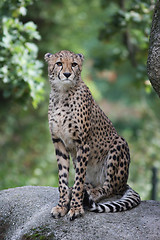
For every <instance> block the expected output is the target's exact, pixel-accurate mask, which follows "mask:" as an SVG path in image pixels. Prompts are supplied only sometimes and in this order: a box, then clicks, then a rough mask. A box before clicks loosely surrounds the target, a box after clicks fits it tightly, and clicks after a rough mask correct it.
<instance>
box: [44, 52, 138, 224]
mask: <svg viewBox="0 0 160 240" xmlns="http://www.w3.org/2000/svg"><path fill="white" fill-rule="evenodd" d="M83 59H84V57H83V55H82V54H75V53H73V52H70V51H66V50H64V51H60V52H58V53H56V54H50V53H47V54H46V55H45V60H46V61H47V62H48V76H49V81H50V85H51V93H50V101H49V110H48V120H49V128H50V132H51V136H52V141H53V143H54V146H55V151H56V157H57V163H58V170H59V193H60V198H59V203H58V205H57V206H56V207H54V208H53V209H52V215H53V217H55V218H58V217H61V216H64V215H65V214H66V213H67V212H68V214H69V217H70V220H73V219H74V218H76V217H78V216H81V215H83V214H84V208H83V205H84V204H85V205H87V206H88V208H89V210H90V211H94V212H118V211H124V210H127V209H131V208H133V207H135V206H137V205H138V204H139V203H140V197H139V195H138V193H136V192H135V191H134V190H133V189H131V188H130V187H129V186H128V185H127V179H128V170H129V163H130V154H129V148H128V144H127V142H126V141H125V139H124V138H122V137H121V136H119V135H118V133H117V131H116V129H115V128H114V126H113V125H112V122H111V121H110V120H109V119H108V117H107V116H106V115H105V114H104V112H103V111H102V110H101V109H100V107H99V106H98V105H97V104H96V102H95V100H94V99H93V97H92V95H91V92H90V90H89V89H88V87H87V86H86V85H85V83H84V82H83V81H82V79H81V71H82V63H83ZM70 156H71V157H72V160H73V163H74V168H75V179H74V185H73V187H72V189H69V187H68V175H69V163H70ZM115 194H122V198H121V199H120V200H118V201H114V202H107V203H103V204H102V203H98V202H99V201H100V200H101V199H102V198H107V197H109V196H111V195H115Z"/></svg>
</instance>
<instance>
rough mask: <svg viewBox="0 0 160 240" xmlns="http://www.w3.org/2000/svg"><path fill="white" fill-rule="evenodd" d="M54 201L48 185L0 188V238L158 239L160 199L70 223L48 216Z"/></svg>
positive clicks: (54, 190)
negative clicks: (122, 210)
mask: <svg viewBox="0 0 160 240" xmlns="http://www.w3.org/2000/svg"><path fill="white" fill-rule="evenodd" d="M57 202H58V190H57V188H52V187H32V186H28V187H20V188H14V189H8V190H3V191H0V239H1V240H33V239H36V240H54V239H57V240H61V239H62V240H67V239H70V240H72V239H74V240H80V239H83V240H91V239H92V240H95V239H96V240H97V239H102V240H105V239H106V240H112V239H113V240H123V239H124V240H126V239H129V240H132V239H134V240H135V239H140V240H143V239H144V240H147V239H149V240H152V239H153V240H159V239H160V202H156V201H143V202H142V203H141V204H140V205H139V206H138V207H136V208H134V209H132V210H130V211H126V212H120V213H108V214H107V213H101V214H100V213H99V214H96V213H91V212H86V213H85V215H84V217H81V218H79V219H75V221H73V222H70V221H69V219H68V218H67V216H65V217H63V218H60V219H53V218H52V217H51V214H50V211H51V208H52V207H53V206H54V205H56V204H57Z"/></svg>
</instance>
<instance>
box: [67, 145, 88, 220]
mask: <svg viewBox="0 0 160 240" xmlns="http://www.w3.org/2000/svg"><path fill="white" fill-rule="evenodd" d="M89 151H90V150H89V146H88V145H87V144H85V145H83V146H82V145H81V146H80V147H79V150H78V151H77V160H76V169H75V170H76V173H75V180H74V186H73V189H72V199H71V203H70V211H69V212H68V214H69V217H70V220H71V221H72V220H74V219H75V218H77V217H79V216H82V215H83V214H84V209H83V189H84V181H85V175H86V168H87V163H88V156H89Z"/></svg>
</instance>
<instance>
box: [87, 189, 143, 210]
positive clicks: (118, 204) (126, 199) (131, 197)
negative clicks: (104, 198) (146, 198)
mask: <svg viewBox="0 0 160 240" xmlns="http://www.w3.org/2000/svg"><path fill="white" fill-rule="evenodd" d="M140 202H141V199H140V196H139V194H138V193H137V192H135V191H134V190H133V189H132V188H131V187H129V186H128V185H127V189H126V192H125V193H124V195H123V196H122V198H120V199H119V200H116V201H111V202H106V203H95V202H94V201H93V200H92V199H91V197H90V196H89V195H88V193H87V191H85V193H84V206H86V207H87V209H88V210H89V211H91V212H96V213H103V212H122V211H126V210H130V209H132V208H134V207H136V206H137V205H138V204H140Z"/></svg>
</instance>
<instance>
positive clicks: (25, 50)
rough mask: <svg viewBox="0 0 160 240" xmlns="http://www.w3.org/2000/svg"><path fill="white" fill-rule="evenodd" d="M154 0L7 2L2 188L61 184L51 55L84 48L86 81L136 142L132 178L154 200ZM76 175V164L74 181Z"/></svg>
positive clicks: (0, 63) (0, 33) (159, 144)
mask: <svg viewBox="0 0 160 240" xmlns="http://www.w3.org/2000/svg"><path fill="white" fill-rule="evenodd" d="M154 4H155V1H154V0H150V1H149V0H146V1H144V0H132V1H127V0H112V1H111V0H108V1H107V0H99V1H98V0H88V1H86V0H79V1H76V0H68V1H65V0H45V1H43V0H2V1H1V3H0V189H5V188H11V187H18V186H24V185H46V186H57V185H58V175H57V174H58V171H57V164H56V159H55V154H54V147H53V144H52V142H51V138H50V134H49V128H48V118H47V111H48V99H49V91H50V86H49V83H48V77H47V65H46V64H45V63H44V60H43V56H44V54H45V53H46V52H51V53H55V52H57V51H60V50H62V49H67V50H71V51H74V52H76V53H83V54H84V56H85V62H84V67H83V73H82V77H83V79H84V81H85V82H86V84H87V85H88V86H89V88H90V90H91V91H92V94H93V96H94V98H95V99H96V101H97V102H98V104H99V105H100V106H101V108H102V109H103V110H104V112H105V113H106V114H107V116H108V117H109V118H110V119H111V120H112V122H113V124H114V125H115V127H116V129H117V130H118V132H119V134H121V135H122V136H123V137H125V139H126V140H127V142H128V143H129V146H130V152H131V165H130V176H129V184H130V185H131V186H132V187H133V188H134V189H135V190H136V191H138V192H139V193H140V195H141V197H142V199H143V200H144V199H151V189H152V184H151V178H152V171H151V169H152V167H156V168H157V169H160V161H159V158H160V111H159V99H158V97H157V95H156V93H155V92H154V91H153V89H152V87H151V86H150V82H149V81H148V77H147V74H146V61H147V54H148V42H149V34H150V28H151V22H152V15H153V8H154ZM73 175H74V170H73V168H71V177H70V184H72V183H73ZM158 175H159V177H160V171H159V170H158ZM159 185H160V184H159ZM158 187H159V188H158V190H157V200H160V186H158Z"/></svg>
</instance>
